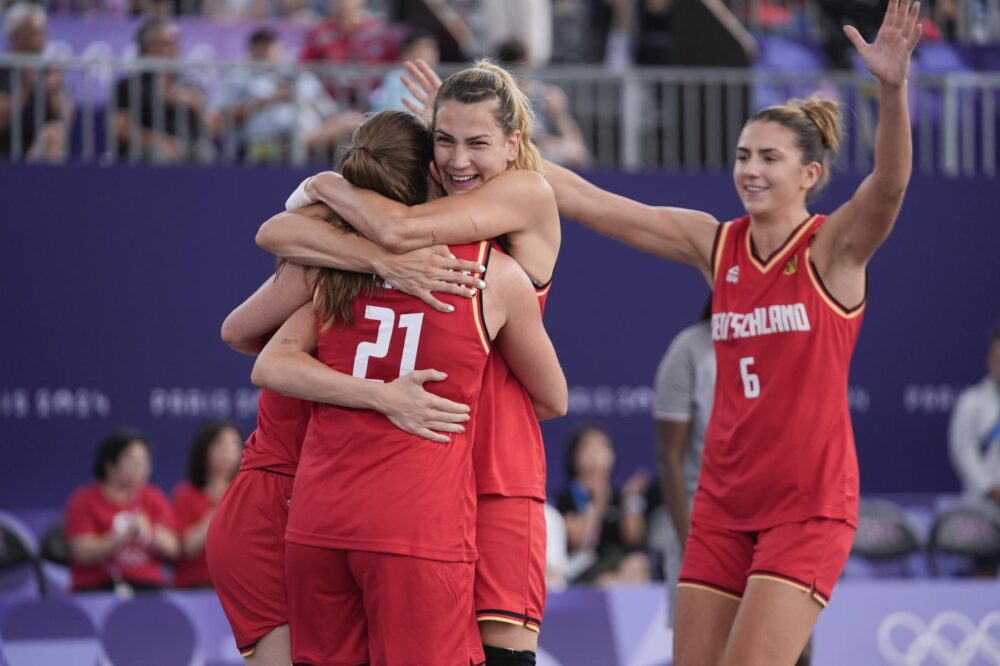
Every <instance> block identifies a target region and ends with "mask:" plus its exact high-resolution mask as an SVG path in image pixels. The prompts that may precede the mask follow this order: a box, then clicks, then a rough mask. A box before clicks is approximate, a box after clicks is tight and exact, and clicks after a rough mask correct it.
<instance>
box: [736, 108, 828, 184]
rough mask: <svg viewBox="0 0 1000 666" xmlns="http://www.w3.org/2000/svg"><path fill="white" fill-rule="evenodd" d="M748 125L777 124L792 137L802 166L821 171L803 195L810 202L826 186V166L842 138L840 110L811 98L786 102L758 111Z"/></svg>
mask: <svg viewBox="0 0 1000 666" xmlns="http://www.w3.org/2000/svg"><path fill="white" fill-rule="evenodd" d="M752 122H769V123H778V124H779V125H782V126H783V127H787V128H788V129H790V130H792V131H793V132H794V133H795V136H796V138H797V145H798V148H799V150H800V151H802V164H811V163H813V162H817V163H819V165H820V167H821V168H822V172H821V173H820V176H819V180H817V181H816V184H815V185H813V186H812V188H811V189H810V190H809V192H808V193H807V194H806V196H807V197H808V198H810V199H812V198H814V197H816V196H817V195H818V194H819V193H820V192H821V191H822V190H823V188H824V187H826V184H827V183H828V182H830V165H831V162H832V161H833V160H834V159H835V158H836V156H837V148H839V147H840V140H841V138H842V137H843V135H844V130H843V123H842V116H841V113H840V106H839V105H838V104H837V103H836V102H834V101H832V100H828V99H823V98H821V97H817V96H815V95H814V96H813V97H810V98H809V99H790V100H788V101H787V102H785V103H784V104H780V105H778V106H769V107H767V108H765V109H761V110H760V111H758V112H757V113H755V114H753V115H752V116H751V117H750V120H748V121H747V124H750V123H752Z"/></svg>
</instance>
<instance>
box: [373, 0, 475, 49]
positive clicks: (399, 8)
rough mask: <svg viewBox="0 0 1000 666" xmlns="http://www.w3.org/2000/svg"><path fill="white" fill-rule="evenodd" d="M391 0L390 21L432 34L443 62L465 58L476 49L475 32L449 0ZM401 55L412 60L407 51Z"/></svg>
mask: <svg viewBox="0 0 1000 666" xmlns="http://www.w3.org/2000/svg"><path fill="white" fill-rule="evenodd" d="M388 4H389V20H390V21H392V22H393V23H396V24H399V25H406V26H409V27H410V28H411V29H412V30H415V31H420V32H427V33H429V34H430V36H431V37H432V38H433V39H434V41H435V49H436V50H438V51H439V52H440V59H441V61H442V62H464V61H466V60H468V59H469V58H468V56H469V54H471V53H473V52H474V51H475V42H476V37H475V34H473V32H472V29H471V28H470V27H469V25H468V24H467V23H466V22H465V19H464V18H462V16H461V15H460V14H459V13H458V12H457V11H456V10H455V8H454V7H452V6H451V3H449V2H448V0H389V3H388ZM399 59H400V60H412V58H407V57H405V56H403V55H400V58H399ZM428 62H429V61H428Z"/></svg>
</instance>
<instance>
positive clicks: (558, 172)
mask: <svg viewBox="0 0 1000 666" xmlns="http://www.w3.org/2000/svg"><path fill="white" fill-rule="evenodd" d="M545 176H546V178H548V181H549V184H550V185H552V189H553V191H555V193H556V204H557V205H558V207H559V214H560V215H563V216H564V217H569V218H572V219H574V220H576V221H578V222H581V223H582V224H583V225H585V226H587V227H589V228H590V229H593V230H594V231H596V232H598V233H601V234H604V235H605V236H610V237H611V238H614V239H615V240H618V241H621V242H622V243H625V244H626V245H629V246H631V247H634V248H635V249H637V250H641V251H643V252H647V253H649V254H653V255H656V256H658V257H663V258H665V259H671V260H673V261H679V262H681V263H684V264H688V265H690V266H694V267H695V268H697V269H698V270H699V271H701V273H702V275H704V276H705V278H706V279H707V280H708V281H709V284H711V282H712V275H711V265H712V262H711V254H712V243H713V242H714V240H715V231H716V229H717V228H718V226H719V222H718V221H717V220H716V219H715V218H714V217H712V216H711V215H709V214H708V213H703V212H701V211H697V210H689V209H686V208H666V207H655V206H647V205H646V204H642V203H639V202H638V201H633V200H632V199H627V198H626V197H623V196H619V195H617V194H612V193H611V192H608V191H606V190H602V189H601V188H599V187H597V186H596V185H594V184H592V183H589V182H587V181H586V180H584V179H583V178H581V177H580V176H579V175H577V174H575V173H573V172H572V171H570V170H569V169H566V168H564V167H561V166H557V165H555V164H552V163H550V162H546V163H545Z"/></svg>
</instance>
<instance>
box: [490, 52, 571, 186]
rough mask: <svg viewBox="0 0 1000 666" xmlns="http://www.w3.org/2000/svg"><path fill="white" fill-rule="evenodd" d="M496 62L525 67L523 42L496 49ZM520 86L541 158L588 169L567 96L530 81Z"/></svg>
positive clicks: (527, 80) (536, 80)
mask: <svg viewBox="0 0 1000 666" xmlns="http://www.w3.org/2000/svg"><path fill="white" fill-rule="evenodd" d="M496 60H497V61H498V62H500V63H501V64H503V65H504V66H511V65H513V66H515V67H527V66H528V52H527V49H526V48H525V46H524V43H523V42H521V41H520V40H518V39H511V40H509V41H506V42H504V43H502V44H500V45H499V47H498V48H497V52H496ZM521 86H522V88H523V89H524V92H525V93H526V94H527V95H528V97H529V98H530V99H531V109H532V111H534V113H535V131H534V136H533V137H532V138H533V139H534V141H535V144H536V145H537V146H538V149H539V150H540V151H541V153H542V156H543V157H544V158H545V159H547V160H549V161H550V162H554V163H555V164H560V165H563V166H567V167H571V168H576V167H582V166H586V165H588V164H589V163H590V151H589V150H587V144H586V142H585V141H584V140H583V134H582V133H581V132H580V126H579V125H577V123H576V119H575V118H573V116H572V114H570V112H569V104H568V102H567V100H566V93H564V92H563V91H562V89H561V88H560V87H559V86H557V85H553V84H550V83H544V82H542V81H539V80H538V79H533V78H526V79H524V80H522V81H521Z"/></svg>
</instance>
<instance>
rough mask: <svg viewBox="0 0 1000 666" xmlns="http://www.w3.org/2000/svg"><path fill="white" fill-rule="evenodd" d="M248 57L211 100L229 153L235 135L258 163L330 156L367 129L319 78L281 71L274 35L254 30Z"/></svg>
mask: <svg viewBox="0 0 1000 666" xmlns="http://www.w3.org/2000/svg"><path fill="white" fill-rule="evenodd" d="M248 52H249V60H248V63H247V66H246V67H240V68H236V69H234V70H231V71H230V73H229V74H228V75H227V77H226V78H225V80H223V82H222V85H221V86H219V88H218V89H217V92H216V94H215V95H214V96H213V98H212V100H211V108H212V115H213V117H215V118H217V119H218V121H219V125H220V127H221V131H222V134H223V146H224V148H225V147H226V146H227V141H228V140H229V137H228V136H227V135H228V133H229V132H234V133H235V139H236V142H237V144H238V150H237V152H238V153H240V154H241V155H242V156H244V157H246V158H248V159H249V160H250V161H253V162H260V161H275V160H278V161H287V160H288V159H289V158H291V157H294V156H297V155H299V154H301V153H302V152H305V153H306V154H310V155H312V154H321V155H323V156H329V155H332V153H333V149H334V148H335V147H336V145H337V144H339V143H340V142H341V141H342V140H344V139H346V138H347V137H349V136H350V134H351V132H353V131H354V129H355V128H356V127H357V126H358V125H359V124H360V123H361V115H360V114H358V113H355V112H353V111H341V108H340V105H338V104H337V102H335V101H334V100H333V99H332V98H331V97H330V96H329V95H328V94H327V92H326V90H325V89H324V88H323V84H322V82H321V81H320V80H319V77H317V76H316V75H315V74H313V73H312V72H296V71H295V70H293V69H291V68H283V67H282V66H281V65H282V63H283V62H284V54H283V51H282V45H281V38H280V36H279V34H278V33H277V32H275V31H274V30H272V29H270V28H258V29H257V30H254V31H253V32H252V33H251V34H250V39H249V46H248ZM327 161H328V160H327Z"/></svg>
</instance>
